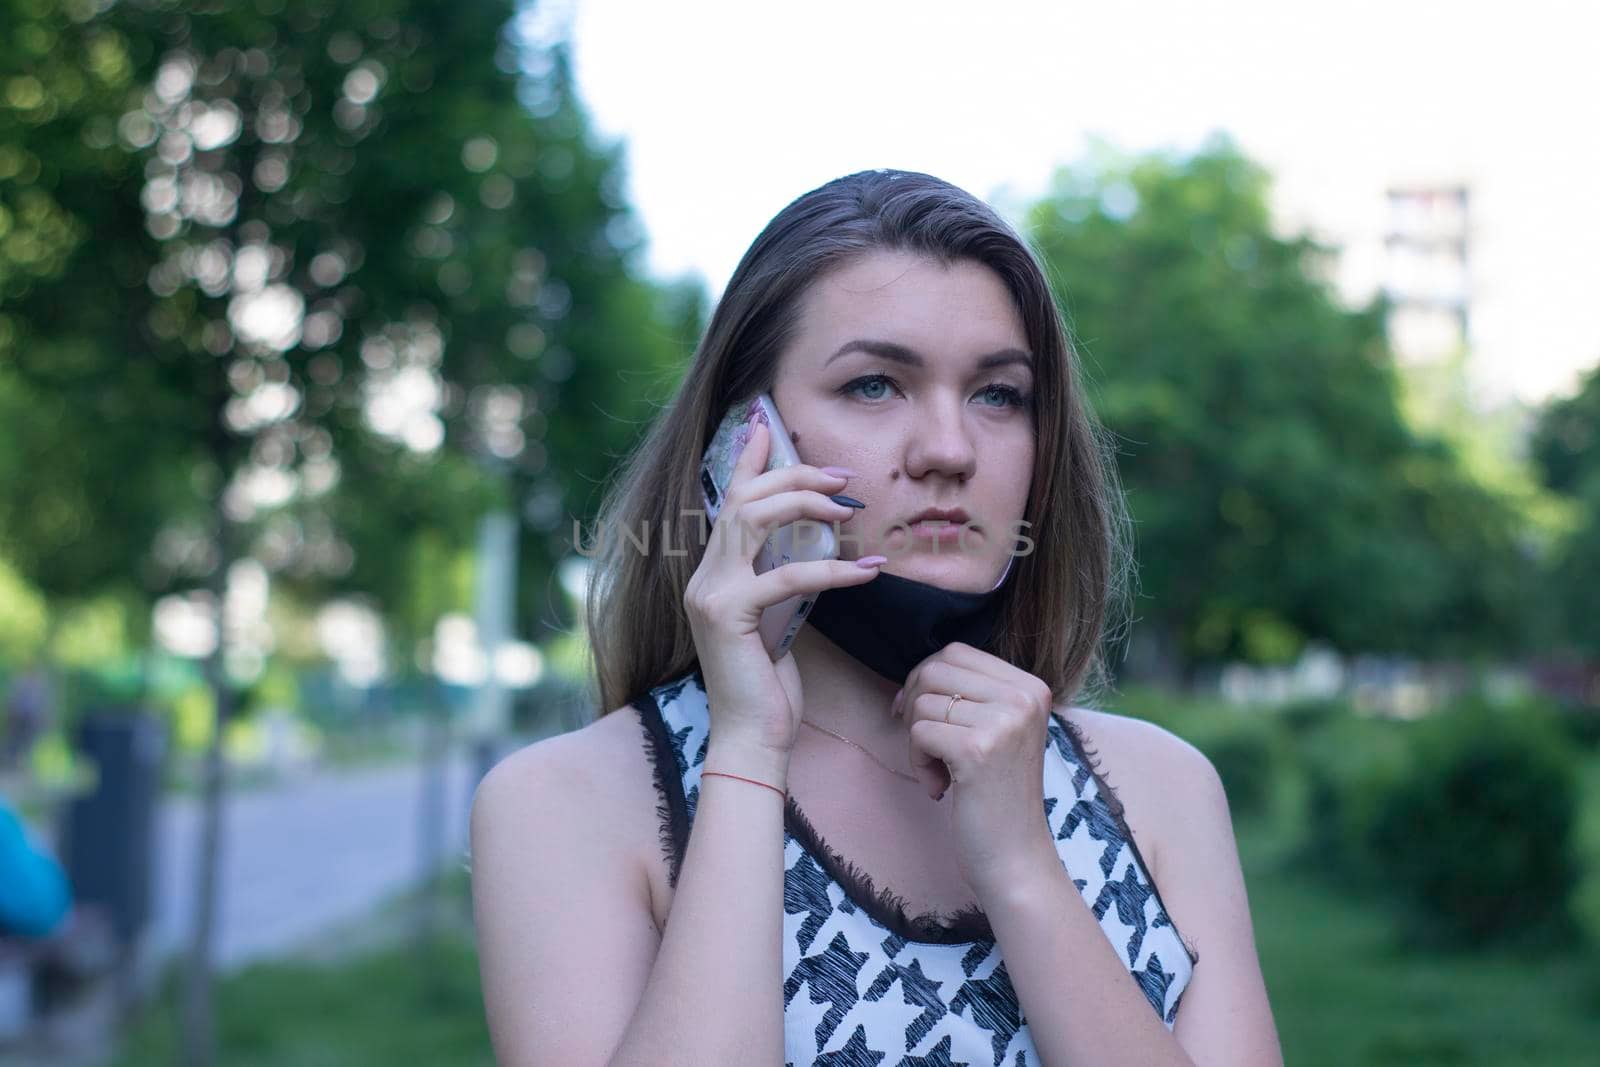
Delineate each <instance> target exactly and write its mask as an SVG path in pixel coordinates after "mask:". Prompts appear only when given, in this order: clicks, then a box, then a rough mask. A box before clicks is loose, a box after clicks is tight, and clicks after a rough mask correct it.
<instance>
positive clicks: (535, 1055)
mask: <svg viewBox="0 0 1600 1067" xmlns="http://www.w3.org/2000/svg"><path fill="white" fill-rule="evenodd" d="M627 713H628V712H627V709H619V711H617V712H614V713H613V714H627ZM641 759H642V757H641ZM706 766H707V767H708V768H710V769H712V770H719V771H726V772H730V773H734V774H740V775H743V776H745V777H748V778H755V779H758V780H760V781H763V782H770V783H772V784H773V785H776V786H778V787H779V788H780V789H781V788H785V787H786V785H787V782H786V777H787V761H786V760H784V759H780V758H778V757H776V756H774V755H771V754H769V753H767V752H765V751H758V750H753V749H751V750H736V749H729V748H727V747H720V748H719V747H718V746H717V745H715V744H713V745H712V747H711V750H710V751H709V752H708V754H707V758H706ZM617 773H618V767H617V766H616V765H614V764H604V765H596V763H595V761H594V759H593V757H592V756H589V755H588V754H587V751H586V750H585V749H584V748H583V747H582V745H581V743H577V742H575V737H574V735H570V734H569V735H563V736H561V737H556V738H551V739H549V740H547V741H542V742H539V743H537V744H534V745H531V746H529V747H527V748H525V749H523V750H521V751H520V752H518V753H516V754H514V755H513V756H511V757H509V758H507V759H506V760H504V761H502V762H501V763H500V764H498V765H497V766H496V767H495V768H494V769H493V770H492V771H490V773H489V774H488V775H487V776H486V777H485V778H484V780H483V782H482V784H480V785H479V787H478V791H477V796H476V798H475V800H474V802H473V807H472V856H473V901H474V911H475V914H476V919H477V938H478V951H479V962H480V968H481V972H482V978H483V994H484V1006H485V1011H486V1013H487V1016H488V1021H489V1030H490V1034H491V1037H492V1038H493V1042H494V1047H495V1053H496V1058H497V1060H498V1061H499V1063H501V1064H502V1065H505V1067H512V1065H532V1064H540V1065H544V1064H549V1065H560V1067H569V1065H570V1067H588V1065H601V1064H607V1065H612V1064H614V1065H622V1064H651V1065H672V1064H684V1065H690V1064H693V1065H701V1064H708V1063H740V1064H754V1065H763V1064H769V1065H773V1067H778V1065H781V1064H782V1063H783V1051H784V1044H783V977H782V936H783V906H782V900H783V798H782V797H781V796H780V795H779V794H778V793H776V792H774V791H773V790H770V789H764V788H762V787H761V786H759V785H752V784H750V783H748V782H741V781H737V780H734V779H730V778H724V777H720V776H710V777H707V778H705V779H704V781H703V782H702V784H701V788H700V800H699V804H698V807H697V809H696V812H695V820H694V828H693V831H692V832H691V834H690V836H689V844H688V849H687V851H686V853H685V855H684V859H683V863H682V865H681V868H680V870H679V875H678V883H677V887H676V890H675V893H674V897H673V904H672V912H671V920H670V922H669V923H668V924H667V929H666V930H665V931H664V932H663V933H660V934H658V933H657V931H656V928H655V924H654V922H653V920H652V918H651V912H650V893H649V885H648V882H647V881H646V874H645V872H644V870H643V869H642V867H641V866H640V864H639V860H638V857H637V855H636V854H635V851H634V850H633V849H631V848H630V846H629V842H630V841H631V840H635V839H636V838H635V837H633V836H632V833H631V831H630V830H629V829H628V827H629V825H630V824H629V821H628V820H637V819H638V818H641V817H650V816H652V815H653V812H635V811H631V810H630V811H623V810H619V809H620V808H621V807H622V805H619V804H617V803H616V801H615V800H614V799H612V800H610V801H609V802H608V799H607V798H615V797H616V796H618V795H619V791H618V790H617V789H616V788H615V783H614V782H608V780H607V779H608V778H609V777H611V776H614V775H615V774H617Z"/></svg>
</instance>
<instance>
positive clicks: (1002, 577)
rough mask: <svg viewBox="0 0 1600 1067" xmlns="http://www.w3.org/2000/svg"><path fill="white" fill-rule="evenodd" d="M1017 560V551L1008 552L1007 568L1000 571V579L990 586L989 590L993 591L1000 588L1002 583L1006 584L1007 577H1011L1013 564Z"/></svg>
mask: <svg viewBox="0 0 1600 1067" xmlns="http://www.w3.org/2000/svg"><path fill="white" fill-rule="evenodd" d="M1016 562H1017V555H1016V553H1015V552H1009V553H1007V554H1006V569H1005V570H1003V571H1001V572H1000V580H999V581H998V582H995V583H994V585H992V586H990V587H989V592H991V593H992V592H994V591H995V590H996V589H999V588H1000V587H1001V586H1002V585H1005V584H1006V579H1007V578H1009V577H1011V566H1012V564H1014V563H1016Z"/></svg>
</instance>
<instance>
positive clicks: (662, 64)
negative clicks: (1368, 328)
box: [546, 0, 1600, 400]
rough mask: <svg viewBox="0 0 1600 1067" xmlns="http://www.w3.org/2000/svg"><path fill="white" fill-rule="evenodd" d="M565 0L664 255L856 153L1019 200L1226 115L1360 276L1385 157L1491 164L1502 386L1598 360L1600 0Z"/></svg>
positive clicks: (1479, 332) (1189, 134) (1449, 176)
mask: <svg viewBox="0 0 1600 1067" xmlns="http://www.w3.org/2000/svg"><path fill="white" fill-rule="evenodd" d="M564 2H565V3H566V4H567V5H568V6H570V7H571V8H572V12H571V14H570V16H569V17H570V18H571V23H572V31H571V32H572V37H573V41H574V64H575V67H576V75H577V79H578V89H579V92H580V94H581V96H582V98H583V100H584V102H585V105H586V106H587V108H588V109H589V111H590V113H591V114H592V116H593V117H594V120H595V123H596V126H597V127H598V129H599V131H600V132H601V133H602V134H603V135H605V136H608V137H612V138H621V139H623V140H625V141H626V143H627V145H628V150H627V165H628V173H629V193H630V197H631V200H632V203H633V204H634V205H635V206H636V207H637V209H638V211H639V213H640V216H641V218H642V220H643V222H644V224H645V226H646V228H647V230H648V233H649V236H650V247H649V252H648V263H649V265H650V267H651V269H652V270H653V271H655V272H656V273H658V274H661V275H663V276H666V275H673V274H677V273H680V272H683V271H688V270H696V271H699V272H700V273H701V274H702V275H703V276H704V277H705V279H706V281H707V284H708V286H709V287H710V290H711V293H712V295H713V297H715V296H716V295H718V294H720V293H721V291H722V288H723V286H724V285H725V284H726V282H727V279H728V276H729V275H731V274H732V272H733V268H734V266H735V265H736V264H737V262H738V259H739V257H740V256H741V255H742V254H743V253H744V250H745V248H746V247H747V246H748V245H749V243H750V242H751V241H752V240H753V239H754V238H755V236H756V234H757V233H758V232H759V231H760V229H761V228H762V226H764V225H765V224H766V222H767V220H768V219H770V218H771V217H772V216H773V215H774V214H775V213H776V212H777V211H778V210H779V209H781V208H782V207H783V206H784V205H785V204H786V203H788V202H789V201H790V200H792V199H793V198H794V197H796V196H798V195H800V194H801V193H804V192H806V191H807V190H809V189H812V188H814V187H815V186H818V185H820V184H822V183H823V182H825V181H827V180H829V179H831V178H835V177H838V176H840V175H842V174H846V173H849V172H851V171H856V170H862V169H866V168H870V167H900V168H905V169H909V170H922V171H927V172H929V173H932V174H936V175H938V176H940V177H942V178H945V179H947V180H949V181H952V182H954V183H955V184H957V185H960V186H962V187H964V188H966V189H968V190H969V191H971V192H973V193H975V194H977V195H978V196H981V197H984V198H985V199H989V200H990V201H991V202H993V203H995V205H996V207H998V208H1000V209H1001V210H1002V211H1004V212H1006V213H1007V214H1008V215H1011V217H1013V219H1014V218H1015V215H1014V214H1013V213H1012V205H1014V204H1020V203H1022V202H1023V200H1024V199H1025V198H1029V197H1032V196H1034V195H1037V194H1038V193H1040V192H1042V191H1043V189H1044V188H1045V187H1046V184H1047V182H1048V179H1049V177H1050V175H1051V173H1052V170H1053V169H1054V168H1055V167H1056V166H1058V165H1061V164H1066V163H1071V162H1074V161H1076V160H1078V159H1079V158H1080V157H1081V154H1082V152H1083V150H1084V147H1085V144H1086V141H1085V138H1086V137H1087V136H1100V137H1103V138H1105V139H1106V140H1108V141H1109V142H1110V143H1111V144H1112V145H1114V146H1115V147H1116V148H1118V149H1122V150H1125V151H1138V150H1143V149H1148V148H1180V149H1188V148H1192V147H1194V146H1197V145H1198V144H1199V143H1200V142H1201V141H1202V140H1203V139H1204V137H1205V135H1206V134H1207V133H1208V132H1210V131H1212V130H1216V129H1225V130H1227V131H1228V132H1229V133H1230V134H1232V135H1233V137H1234V138H1235V139H1236V140H1237V141H1238V143H1239V144H1240V145H1241V147H1242V148H1243V149H1244V150H1245V151H1246V152H1247V153H1248V154H1250V155H1251V156H1252V157H1253V158H1255V159H1257V160H1259V161H1261V162H1262V163H1264V164H1265V165H1267V166H1268V167H1269V169H1271V170H1272V171H1273V173H1274V174H1275V175H1276V176H1277V190H1276V193H1275V210H1276V211H1277V213H1278V215H1279V218H1280V222H1281V225H1282V226H1285V227H1300V226H1308V227H1311V228H1312V229H1313V230H1314V231H1315V232H1316V233H1317V234H1318V235H1319V236H1321V237H1324V238H1325V239H1329V240H1332V241H1334V242H1336V243H1338V244H1340V245H1343V246H1344V247H1345V248H1346V250H1347V251H1346V254H1345V256H1344V258H1343V261H1342V266H1341V274H1340V284H1341V287H1342V289H1343V290H1344V292H1345V293H1346V295H1347V296H1348V297H1349V298H1351V299H1355V300H1359V299H1364V298H1365V297H1366V296H1368V295H1370V294H1371V292H1372V291H1373V289H1374V287H1375V286H1376V284H1377V283H1378V280H1379V275H1378V273H1377V272H1378V269H1379V266H1380V263H1379V257H1380V255H1381V251H1382V233H1383V228H1384V226H1385V224H1386V221H1387V218H1386V212H1387V205H1386V201H1385V197H1384V191H1385V189H1386V187H1387V185H1388V184H1389V183H1390V182H1392V181H1406V180H1432V179H1440V180H1463V181H1466V182H1467V183H1468V184H1469V185H1470V186H1471V189H1472V197H1473V203H1472V212H1473V219H1472V234H1471V241H1472V243H1471V249H1470V254H1471V257H1472V270H1473V275H1472V286H1473V307H1472V315H1473V317H1472V323H1473V325H1472V343H1473V349H1474V363H1473V374H1474V377H1475V379H1476V381H1477V382H1478V384H1479V387H1480V388H1481V389H1482V390H1483V395H1484V399H1486V400H1492V399H1496V398H1499V397H1504V396H1507V395H1510V394H1515V395H1518V396H1521V397H1523V398H1525V399H1529V400H1537V399H1540V398H1543V397H1545V396H1547V395H1549V394H1551V393H1553V392H1570V391H1571V390H1572V389H1574V388H1576V384H1577V375H1578V373H1579V372H1580V370H1583V369H1586V368H1588V367H1592V366H1595V365H1596V364H1600V292H1597V289H1600V266H1597V250H1600V195H1597V193H1600V60H1597V59H1596V55H1595V50H1594V45H1595V42H1596V41H1597V40H1600V32H1597V31H1600V5H1597V4H1593V3H1589V2H1583V0H1572V2H1565V3H1561V2H1554V0H1522V2H1519V3H1516V4H1488V3H1471V2H1464V0H1456V2H1455V3H1433V2H1430V3H1417V2H1406V0H1385V2H1374V0H1344V2H1341V3H1338V4H1306V3H1286V2H1284V0H1226V2H1221V0H1219V2H1214V3H1210V4H1196V3H1193V2H1192V0H1189V2H1177V0H1145V2H1127V0H1124V2H1113V3H1104V2H1101V3H1094V4H1087V3H1081V2H1076V0H1058V2H1053V3H1047V2H1033V3H1018V2H1012V3H1006V2H1003V0H992V2H987V3H983V4H981V5H980V4H978V3H974V2H968V3H951V2H946V0H919V2H916V3H910V2H904V0H855V2H840V0H814V2H812V3H808V4H805V5H801V4H795V3H784V4H777V3H766V2H760V0H674V2H672V3H652V2H648V0H564ZM560 6H561V5H560V4H553V3H547V12H546V16H547V17H561V16H558V15H556V14H555V10H554V9H556V8H558V7H560ZM1068 299H1069V300H1070V294H1068Z"/></svg>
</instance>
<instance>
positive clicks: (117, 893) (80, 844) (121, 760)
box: [60, 708, 166, 945]
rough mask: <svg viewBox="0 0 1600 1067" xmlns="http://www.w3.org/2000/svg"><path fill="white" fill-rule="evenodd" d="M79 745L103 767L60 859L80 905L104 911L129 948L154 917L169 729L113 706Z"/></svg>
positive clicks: (79, 806) (66, 829) (86, 723)
mask: <svg viewBox="0 0 1600 1067" xmlns="http://www.w3.org/2000/svg"><path fill="white" fill-rule="evenodd" d="M75 740H76V746H77V750H78V752H79V753H80V754H81V755H82V756H83V757H84V758H85V759H88V760H90V761H92V762H93V763H94V764H95V765H96V766H97V767H98V769H99V775H98V777H99V781H98V782H97V784H96V786H95V788H94V789H93V790H91V791H90V792H88V793H86V794H84V795H82V796H78V797H75V798H74V799H73V800H72V802H71V803H70V805H69V806H68V808H67V812H66V818H65V823H64V825H63V827H62V834H61V838H62V839H61V846H60V852H61V858H62V862H63V864H64V865H65V867H66V871H67V877H68V878H69V879H70V880H71V882H72V890H73V896H74V898H75V900H76V901H77V902H79V903H82V904H98V905H100V906H101V907H103V908H104V909H105V911H106V913H107V915H108V916H109V917H110V919H111V924H112V928H113V929H114V930H115V931H116V934H117V937H118V938H119V940H121V941H122V943H123V944H124V945H129V944H132V943H133V942H134V941H135V940H137V938H138V937H139V935H140V934H141V933H142V932H143V930H144V927H145V926H146V925H147V924H148V922H149V920H150V887H151V881H152V877H153V872H154V865H155V857H154V851H155V821H156V801H157V800H158V799H159V797H160V793H161V764H162V757H163V755H164V751H165V747H166V739H165V735H164V731H163V727H162V724H161V722H160V720H158V719H157V718H156V717H155V716H153V715H151V714H150V713H149V712H146V711H143V710H140V709H136V708H129V709H109V710H107V711H104V712H94V713H90V714H88V715H86V716H85V717H84V718H83V720H82V721H81V722H80V723H79V725H78V730H77V735H76V739H75Z"/></svg>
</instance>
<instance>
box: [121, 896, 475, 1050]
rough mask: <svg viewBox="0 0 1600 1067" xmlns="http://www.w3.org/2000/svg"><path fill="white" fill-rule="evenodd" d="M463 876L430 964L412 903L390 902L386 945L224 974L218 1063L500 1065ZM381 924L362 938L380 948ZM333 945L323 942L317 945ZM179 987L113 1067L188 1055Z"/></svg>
mask: <svg viewBox="0 0 1600 1067" xmlns="http://www.w3.org/2000/svg"><path fill="white" fill-rule="evenodd" d="M466 884H467V883H466V877H465V875H464V874H463V873H460V872H456V873H453V874H452V875H451V876H449V878H448V879H447V881H446V888H447V893H446V905H447V906H446V907H445V908H444V909H442V910H443V911H444V912H446V913H447V917H448V915H454V916H455V917H456V918H455V920H454V921H451V922H447V923H445V924H442V926H443V929H442V932H441V936H440V939H439V941H438V942H437V943H436V946H435V949H434V951H433V952H432V953H431V954H430V955H429V957H428V958H427V959H426V960H423V959H422V958H421V957H419V956H418V954H417V952H416V951H415V950H414V949H413V948H412V947H411V946H409V945H408V944H406V943H404V940H403V933H402V932H403V931H404V930H405V929H406V928H407V923H408V916H409V912H408V911H407V908H406V906H405V905H406V902H396V903H391V904H389V905H386V906H385V907H384V908H383V909H381V913H382V914H384V915H388V916H389V917H391V919H392V923H391V926H392V932H391V934H390V935H389V936H388V937H387V938H384V939H382V940H387V941H388V942H389V943H388V944H386V945H384V946H383V947H381V948H379V949H377V950H375V951H374V950H370V949H369V950H365V951H362V952H361V953H360V954H359V955H358V956H356V958H353V959H344V960H339V961H336V962H332V963H318V962H288V961H285V962H273V963H267V964H260V965H257V966H253V967H250V968H248V969H246V970H244V971H241V972H240V973H238V974H236V975H232V976H230V977H228V978H227V979H225V980H224V981H222V982H221V983H220V984H219V985H218V987H217V992H216V1000H215V1012H216V1019H217V1032H218V1042H217V1044H218V1057H217V1062H218V1063H221V1064H227V1065H228V1067H366V1065H371V1067H392V1065H394V1064H428V1065H429V1067H493V1065H494V1055H493V1052H492V1051H491V1049H490V1045H489V1033H488V1028H487V1026H486V1024H485V1021H484V1015H483V996H482V990H481V987H480V985H479V981H478V961H477V954H476V951H475V950H474V947H473V943H472V938H471V932H470V928H468V927H465V926H464V920H463V919H462V915H463V908H464V903H465V902H464V900H463V894H464V893H465V888H466ZM371 926H372V921H371V920H369V921H367V922H366V923H363V924H362V927H363V929H362V930H361V931H360V934H359V936H356V937H353V938H352V940H356V941H358V942H359V943H364V944H371V943H372V941H373V934H372V931H371V930H370V927H371ZM318 951H322V950H320V949H319V950H318ZM179 994H180V984H179V982H178V981H177V979H176V976H174V977H173V978H172V979H171V980H169V981H168V982H167V984H166V986H165V988H164V991H163V994H162V996H161V997H160V998H159V1000H158V1001H157V1003H156V1005H155V1006H154V1007H153V1009H152V1010H151V1012H150V1014H149V1016H148V1017H147V1018H146V1019H145V1020H144V1022H143V1023H142V1024H141V1025H140V1026H138V1027H137V1028H136V1029H135V1031H134V1032H133V1033H132V1034H130V1035H129V1038H128V1040H127V1042H126V1043H125V1044H124V1046H123V1049H122V1055H121V1057H120V1058H119V1059H117V1060H116V1061H115V1063H114V1065H113V1067H168V1065H170V1064H174V1063H177V1062H179V1047H178V1038H177V1019H178V1010H179V1009H178V997H179Z"/></svg>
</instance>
